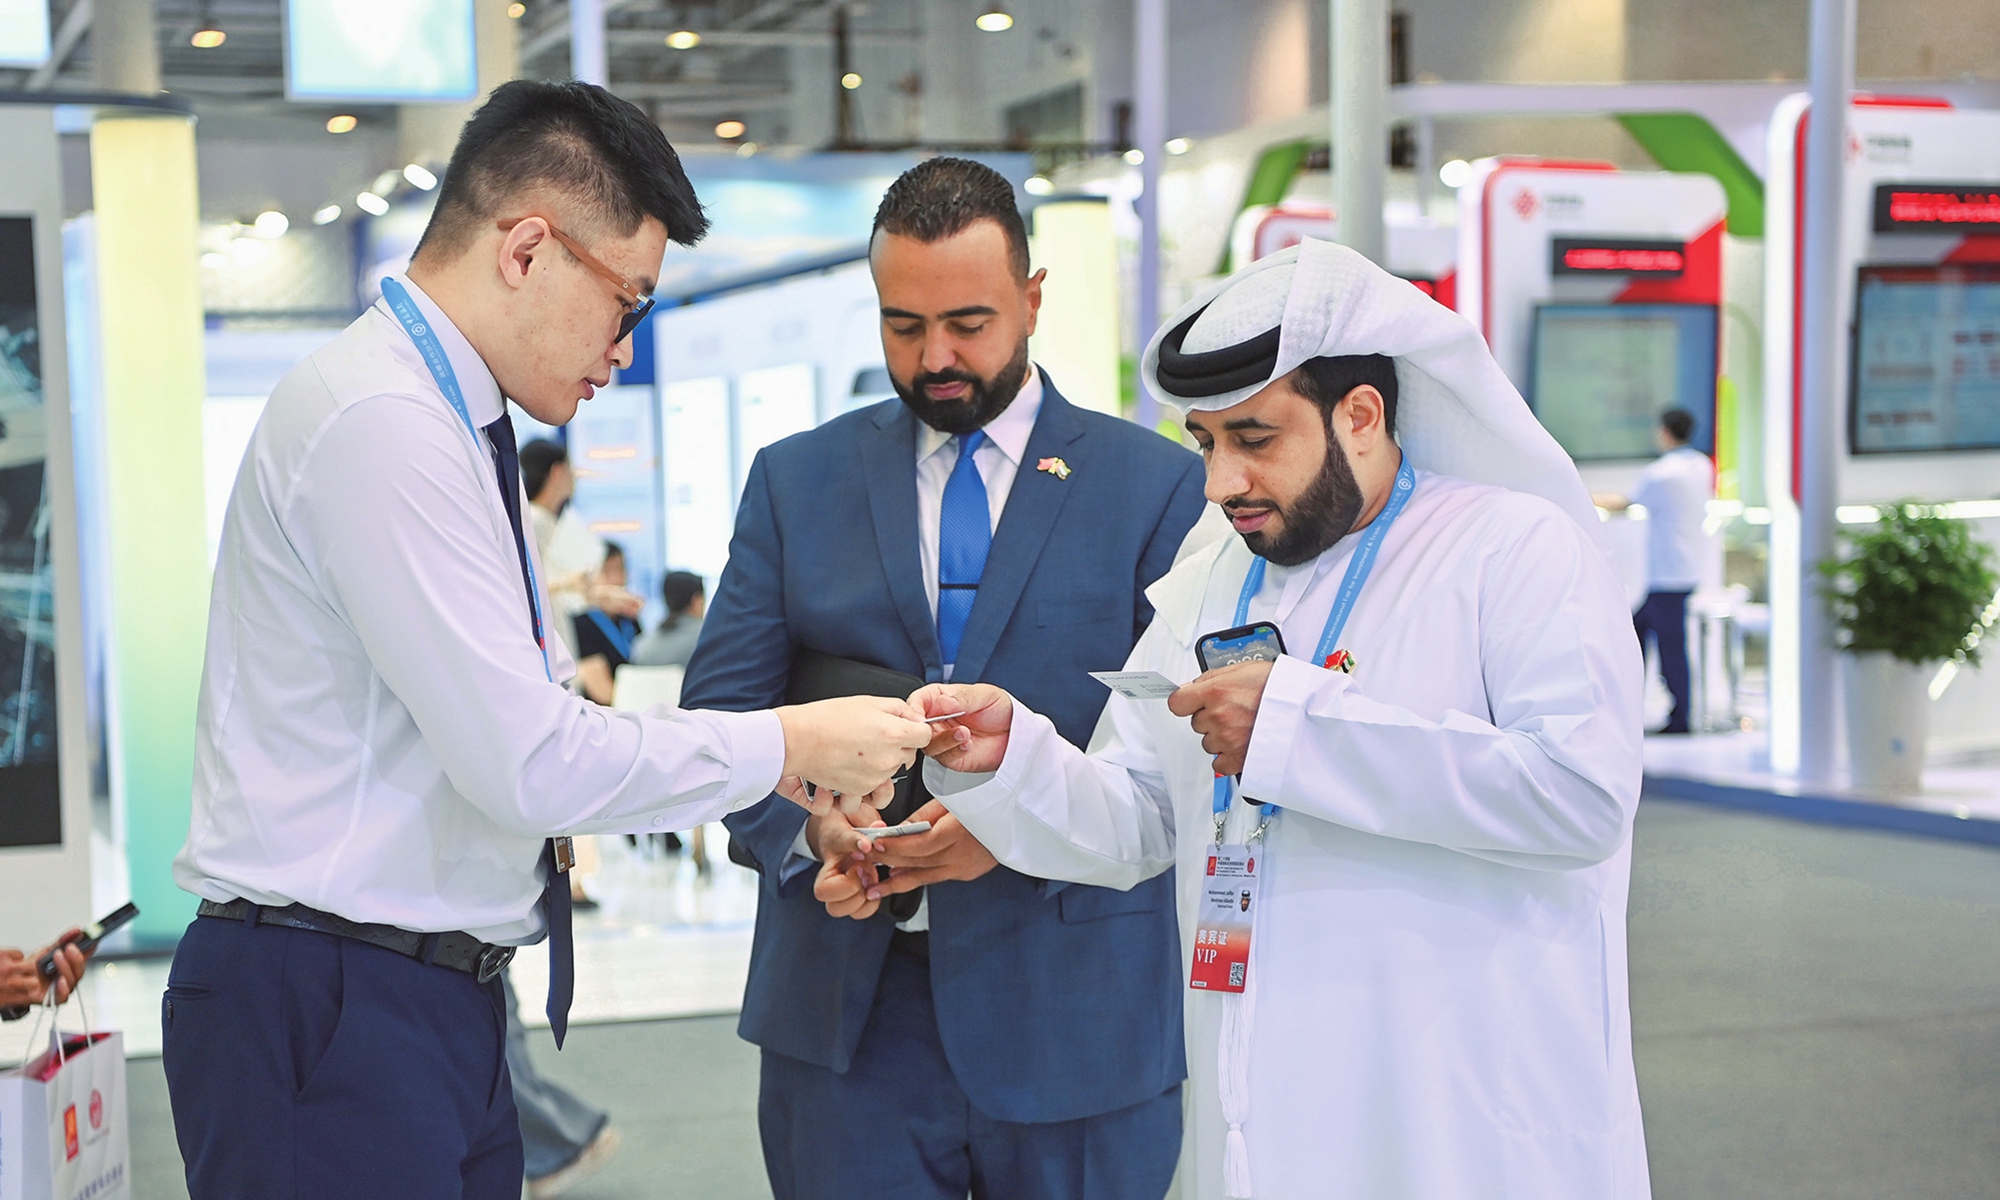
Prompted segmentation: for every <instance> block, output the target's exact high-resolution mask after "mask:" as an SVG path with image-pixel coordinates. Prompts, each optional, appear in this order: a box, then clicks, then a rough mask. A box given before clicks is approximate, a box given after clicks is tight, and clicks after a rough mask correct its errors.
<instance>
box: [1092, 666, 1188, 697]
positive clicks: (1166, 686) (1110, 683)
mask: <svg viewBox="0 0 2000 1200" xmlns="http://www.w3.org/2000/svg"><path fill="white" fill-rule="evenodd" d="M1090 677H1091V678H1092V679H1095V680H1096V681H1097V682H1099V683H1101V684H1103V685H1104V686H1105V687H1108V688H1110V689H1111V690H1112V691H1114V692H1117V693H1118V694H1119V695H1121V696H1129V697H1130V698H1132V699H1134V700H1165V699H1166V698H1167V697H1168V696H1171V695H1173V694H1174V693H1175V692H1177V691H1179V690H1180V686H1181V685H1180V684H1178V683H1175V682H1174V681H1173V680H1171V679H1168V678H1167V677H1166V676H1165V675H1162V674H1160V673H1159V672H1158V671H1092V672H1090Z"/></svg>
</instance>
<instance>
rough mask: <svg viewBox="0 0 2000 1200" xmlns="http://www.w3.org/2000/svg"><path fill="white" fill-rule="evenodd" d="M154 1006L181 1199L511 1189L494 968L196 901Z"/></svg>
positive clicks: (508, 1104) (511, 1153) (511, 1139)
mask: <svg viewBox="0 0 2000 1200" xmlns="http://www.w3.org/2000/svg"><path fill="white" fill-rule="evenodd" d="M160 1018H161V1023H162V1025H163V1026H164V1029H165V1035H166V1041H165V1050H164V1054H163V1058H164V1066H165V1067H166V1074H167V1094H168V1097H169V1099H171V1100H172V1102H173V1109H174V1132H175V1134H176V1136H177V1137H178V1139H179V1141H180V1148H181V1159H182V1161H183V1162H185V1163H186V1164H187V1180H188V1194H189V1196H190V1197H191V1198H192V1200H307V1198H311V1200H320V1198H325V1200H347V1198H349V1197H352V1198H353V1200H442V1198H446V1197H449V1198H452V1200H519V1197H520V1195H521V1127H520V1121H519V1119H518V1118H517V1117H516V1116H515V1112H514V1093H513V1089H512V1087H511V1086H510V1085H509V1082H508V1078H507V1062H506V1056H505V1048H504V1042H505V1031H506V1015H505V1012H504V1008H503V1005H502V1003H501V994H500V981H499V980H497V979H495V980H493V981H491V982H489V983H483V984H482V983H479V982H478V981H476V980H475V979H473V977H472V976H470V975H467V974H465V973H464V972H462V971H450V970H446V969H445V968H443V967H430V966H425V965H424V964H423V963H420V962H418V961H416V960H415V959H411V958H404V957H403V956H402V955H400V954H397V953H395V952H394V951H391V950H384V949H382V948H380V947H378V946H369V945H366V944H364V943H361V942H356V941H350V940H348V939H346V938H337V937H334V936H332V935H331V934H325V933H313V932H311V931H309V930H304V929H286V928H284V927H282V926H275V925H260V926H258V927H256V928H254V929H253V928H251V927H249V926H247V925H245V924H243V923H242V922H240V921H224V920H218V919H217V918H214V917H198V918H196V919H195V921H194V923H193V924H192V925H189V926H188V930H187V933H186V934H184V935H183V936H182V938H181V944H180V949H179V951H178V952H177V953H175V955H174V966H173V972H172V974H171V975H170V976H169V978H168V983H167V994H166V995H165V997H163V998H162V1000H161V1002H160Z"/></svg>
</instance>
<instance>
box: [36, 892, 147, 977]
mask: <svg viewBox="0 0 2000 1200" xmlns="http://www.w3.org/2000/svg"><path fill="white" fill-rule="evenodd" d="M138 915H139V906H138V905H136V904H125V905H122V906H120V907H119V908H118V909H117V910H115V911H114V912H113V913H112V914H111V915H110V916H108V917H102V918H99V919H98V920H97V921H96V922H94V923H93V924H89V925H85V926H84V927H83V929H82V931H81V932H79V933H78V934H77V936H75V937H73V938H68V939H65V940H63V941H60V942H57V943H56V944H55V945H54V946H51V947H50V948H49V952H48V953H47V954H44V955H42V957H41V960H40V961H38V962H37V963H36V964H35V968H36V969H37V970H39V971H40V972H41V973H42V978H43V979H54V978H55V977H56V951H57V950H60V949H61V948H62V947H64V946H75V947H76V948H77V949H79V950H81V951H83V952H84V953H85V954H89V953H90V952H91V951H92V950H95V949H97V943H99V942H101V941H103V940H104V937H105V935H106V934H108V933H110V932H111V931H112V930H114V929H117V928H119V927H120V926H122V925H126V924H129V923H130V922H131V920H132V918H133V917H136V916H138Z"/></svg>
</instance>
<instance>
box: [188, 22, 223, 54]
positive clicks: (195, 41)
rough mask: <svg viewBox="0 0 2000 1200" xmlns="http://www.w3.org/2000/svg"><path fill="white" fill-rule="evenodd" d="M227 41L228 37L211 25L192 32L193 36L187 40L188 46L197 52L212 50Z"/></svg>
mask: <svg viewBox="0 0 2000 1200" xmlns="http://www.w3.org/2000/svg"><path fill="white" fill-rule="evenodd" d="M228 40H229V35H228V34H226V33H224V32H223V31H222V30H220V29H217V28H215V27H214V26H213V25H204V26H203V27H202V28H200V29H197V30H195V31H194V36H193V37H191V38H189V39H188V44H189V45H191V46H193V47H194V48H195V49H197V50H213V49H215V48H216V47H217V46H220V45H221V44H222V43H224V42H226V41H228Z"/></svg>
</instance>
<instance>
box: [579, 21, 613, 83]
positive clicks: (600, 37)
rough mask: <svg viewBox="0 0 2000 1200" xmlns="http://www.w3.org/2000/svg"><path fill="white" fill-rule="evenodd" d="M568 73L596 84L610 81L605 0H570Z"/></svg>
mask: <svg viewBox="0 0 2000 1200" xmlns="http://www.w3.org/2000/svg"><path fill="white" fill-rule="evenodd" d="M569 73H570V74H571V75H573V76H575V77H576V78H578V79H581V80H583V81H584V82H585V83H594V84H596V85H597V86H599V87H604V86H606V85H607V84H609V83H610V82H611V67H610V65H609V64H608V63H607V62H606V61H605V57H604V0H569Z"/></svg>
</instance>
